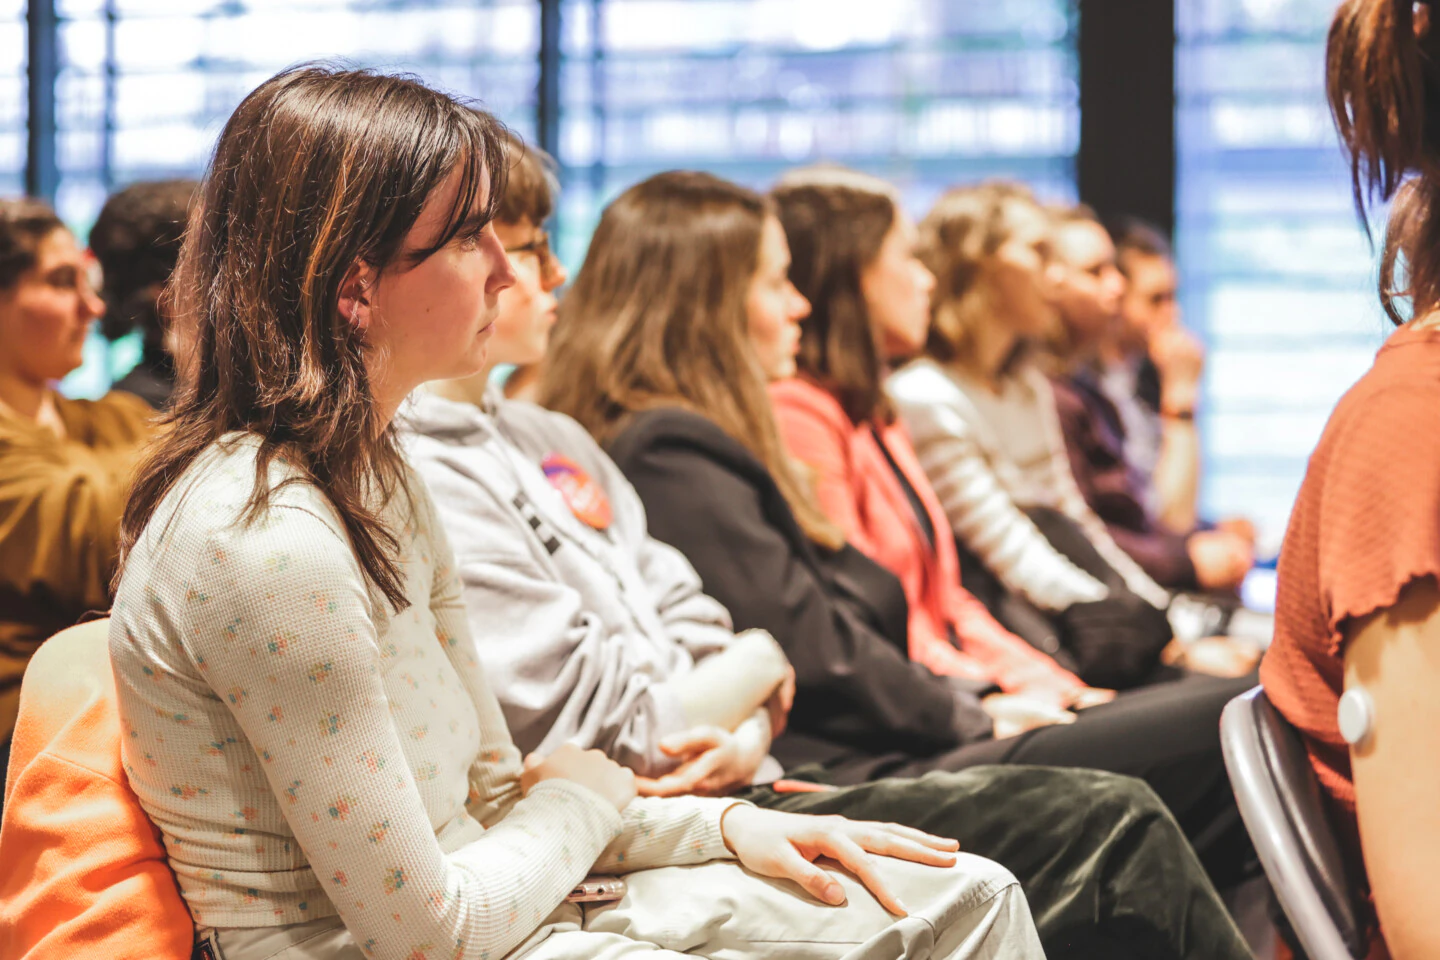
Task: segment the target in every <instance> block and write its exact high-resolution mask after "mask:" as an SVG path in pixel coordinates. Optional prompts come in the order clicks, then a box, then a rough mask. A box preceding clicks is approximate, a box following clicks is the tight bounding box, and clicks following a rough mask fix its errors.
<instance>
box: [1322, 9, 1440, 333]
mask: <svg viewBox="0 0 1440 960" xmlns="http://www.w3.org/2000/svg"><path fill="white" fill-rule="evenodd" d="M1417 28H1418V29H1419V30H1420V31H1421V33H1422V34H1423V36H1422V37H1419V38H1417V37H1416V35H1415V32H1416V29H1417ZM1437 31H1440V24H1437V23H1436V22H1435V17H1434V13H1433V10H1432V9H1431V5H1430V4H1429V3H1428V2H1424V3H1420V4H1413V3H1412V2H1411V0H1346V2H1344V3H1342V4H1341V5H1340V8H1339V9H1338V10H1337V11H1336V13H1335V17H1334V19H1333V20H1332V21H1331V24H1330V34H1329V38H1328V40H1327V43H1326V49H1325V72H1326V78H1325V80H1326V84H1325V86H1326V95H1327V98H1328V99H1329V101H1330V112H1331V114H1332V115H1333V116H1334V119H1335V127H1336V130H1337V131H1338V132H1339V134H1340V142H1341V143H1342V144H1344V146H1345V150H1346V152H1347V153H1348V154H1349V156H1350V179H1351V185H1352V187H1353V190H1354V194H1355V206H1356V209H1357V211H1358V212H1359V214H1360V216H1361V219H1362V220H1365V221H1366V222H1367V225H1368V219H1367V216H1366V214H1367V210H1366V200H1367V197H1374V196H1376V195H1378V196H1379V197H1380V199H1381V200H1382V201H1384V200H1390V199H1391V198H1394V199H1395V204H1394V206H1393V208H1392V210H1391V213H1390V222H1389V225H1388V227H1387V229H1386V234H1385V252H1384V256H1383V258H1382V259H1381V263H1380V283H1379V292H1380V302H1381V303H1382V304H1383V305H1384V308H1385V313H1386V314H1387V315H1388V316H1389V317H1390V319H1391V320H1392V321H1393V322H1394V323H1396V324H1401V323H1404V322H1405V320H1406V319H1407V318H1406V316H1405V312H1404V310H1403V309H1402V306H1403V305H1402V304H1401V301H1402V300H1407V299H1408V300H1410V301H1411V313H1412V314H1413V315H1414V316H1420V315H1422V314H1424V313H1427V312H1429V311H1432V310H1434V309H1436V308H1437V307H1440V37H1437ZM1411 174H1418V176H1416V177H1413V178H1411V177H1410V176H1409V175H1411ZM1402 261H1403V263H1402ZM1402 273H1403V274H1404V277H1403V279H1402Z"/></svg>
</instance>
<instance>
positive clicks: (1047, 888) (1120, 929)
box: [746, 766, 1250, 960]
mask: <svg viewBox="0 0 1440 960" xmlns="http://www.w3.org/2000/svg"><path fill="white" fill-rule="evenodd" d="M746 798H747V799H749V800H752V801H754V802H755V803H757V804H758V805H760V806H765V807H772V808H776V809H780V810H788V811H793V812H796V813H810V814H840V815H843V816H846V817H849V818H851V819H853V820H885V821H893V822H897V823H903V824H906V825H908V826H912V827H916V828H918V829H921V830H925V831H927V832H929V833H933V834H936V835H938V836H944V837H953V838H955V839H956V840H959V841H960V845H961V848H962V849H963V850H966V851H968V852H970V853H973V854H977V855H979V856H983V857H986V858H988V859H990V860H994V861H995V862H997V863H999V864H1001V865H1003V866H1004V867H1006V868H1007V869H1009V870H1010V872H1011V873H1013V874H1014V875H1015V877H1016V878H1017V879H1018V880H1019V881H1020V884H1021V886H1022V888H1023V889H1024V891H1025V895H1026V898H1027V899H1028V900H1029V903H1030V910H1031V912H1032V913H1033V915H1034V917H1035V925H1036V927H1037V929H1038V930H1039V933H1040V939H1041V942H1042V943H1043V945H1044V947H1045V952H1046V955H1047V956H1049V957H1051V958H1052V960H1092V958H1094V960H1099V958H1102V957H1103V958H1106V960H1123V958H1137V960H1138V958H1145V960H1179V958H1185V960H1190V958H1194V960H1201V958H1204V960H1229V958H1234V960H1241V958H1246V960H1248V958H1250V952H1249V950H1248V948H1247V947H1246V945H1245V941H1244V938H1243V937H1242V936H1241V934H1240V931H1239V930H1238V929H1237V928H1236V927H1235V924H1234V922H1233V921H1232V920H1231V919H1230V915H1229V914H1228V913H1227V912H1226V910H1225V905H1224V904H1223V903H1222V902H1221V900H1220V898H1219V896H1218V895H1217V894H1216V893H1215V890H1214V888H1213V887H1211V885H1210V884H1209V882H1208V881H1207V880H1206V877H1205V872H1204V870H1203V869H1202V867H1201V866H1200V863H1199V861H1198V860H1197V859H1196V857H1195V854H1194V853H1193V852H1192V850H1191V849H1190V846H1189V844H1188V843H1187V842H1186V840H1185V836H1184V834H1183V833H1182V831H1181V829H1180V827H1179V825H1178V824H1177V823H1176V822H1175V820H1174V819H1173V818H1172V817H1171V816H1170V814H1169V812H1168V811H1167V810H1166V809H1165V805H1164V804H1163V803H1161V801H1160V799H1159V798H1158V797H1157V796H1156V795H1155V793H1154V791H1152V790H1150V789H1149V788H1148V787H1146V786H1145V784H1143V783H1141V782H1139V781H1138V780H1134V779H1131V778H1129V777H1117V776H1114V775H1112V774H1106V773H1100V772H1096V771H1090V770H1065V769H1054V768H1048V767H1027V766H1008V767H995V766H982V767H974V768H972V769H968V770H965V771H962V772H958V773H943V772H937V773H930V774H927V775H925V776H923V777H921V778H919V779H913V780H910V779H890V780H881V781H879V782H876V783H868V784H864V785H861V786H855V787H848V788H845V789H842V790H838V791H835V792H833V793H802V794H777V793H775V792H774V791H773V790H771V789H770V788H768V787H761V788H757V789H754V790H751V791H749V792H748V794H747V795H746Z"/></svg>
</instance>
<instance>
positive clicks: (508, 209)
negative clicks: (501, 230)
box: [495, 130, 559, 226]
mask: <svg viewBox="0 0 1440 960" xmlns="http://www.w3.org/2000/svg"><path fill="white" fill-rule="evenodd" d="M503 145H504V149H505V166H506V167H507V168H508V170H509V176H508V179H507V182H506V185H505V194H504V196H502V197H501V198H500V203H499V206H498V207H496V209H495V219H496V221H497V222H499V223H519V222H520V221H522V220H526V219H528V220H529V221H530V222H531V223H533V224H535V225H536V226H539V225H540V224H542V223H544V222H545V221H546V220H549V219H550V214H551V213H553V212H554V210H555V194H556V193H558V192H559V185H558V183H557V182H556V177H555V160H554V159H553V158H552V157H551V156H550V154H548V153H546V152H545V151H544V150H541V149H540V148H539V147H532V146H530V145H529V144H527V143H526V142H525V141H524V140H521V139H520V137H519V136H517V135H516V134H515V133H513V132H511V131H509V130H507V131H505V134H504V139H503Z"/></svg>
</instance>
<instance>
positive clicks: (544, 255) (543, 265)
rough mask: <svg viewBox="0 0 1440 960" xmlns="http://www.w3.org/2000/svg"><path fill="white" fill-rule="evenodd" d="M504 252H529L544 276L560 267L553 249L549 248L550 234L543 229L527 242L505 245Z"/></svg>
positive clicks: (521, 253) (513, 253)
mask: <svg viewBox="0 0 1440 960" xmlns="http://www.w3.org/2000/svg"><path fill="white" fill-rule="evenodd" d="M505 252H506V253H508V254H510V255H511V256H515V255H517V254H520V255H523V254H529V255H531V256H533V257H535V260H536V262H537V263H538V264H539V266H540V271H541V273H542V274H544V275H546V276H550V275H551V274H553V273H554V272H555V271H556V270H558V269H560V261H559V260H558V259H557V258H556V256H555V251H553V250H551V249H550V234H548V233H546V232H545V231H544V230H541V231H540V232H538V233H536V234H535V239H533V240H531V241H530V242H529V243H522V244H518V245H517V246H513V247H506V248H505Z"/></svg>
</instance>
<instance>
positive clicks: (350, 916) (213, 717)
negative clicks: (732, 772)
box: [110, 67, 1040, 960]
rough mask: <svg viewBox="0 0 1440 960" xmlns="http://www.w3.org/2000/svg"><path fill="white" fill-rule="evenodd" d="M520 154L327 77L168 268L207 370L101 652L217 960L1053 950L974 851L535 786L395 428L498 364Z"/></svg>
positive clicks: (280, 101) (720, 806)
mask: <svg viewBox="0 0 1440 960" xmlns="http://www.w3.org/2000/svg"><path fill="white" fill-rule="evenodd" d="M502 153H503V151H502V146H501V131H500V127H499V124H498V123H497V122H496V121H495V120H494V119H493V118H491V117H490V116H488V115H486V114H484V113H480V112H478V111H474V110H472V109H470V108H468V107H466V106H465V105H462V104H460V103H457V102H456V101H454V100H452V99H451V98H449V97H446V96H444V95H443V94H440V93H437V92H435V91H433V90H431V89H429V88H427V87H425V86H423V85H421V84H420V83H418V82H415V81H412V80H408V79H405V78H399V77H389V76H383V75H377V74H373V73H368V72H344V71H335V70H330V69H325V68H320V67H305V68H299V69H295V70H291V71H288V72H285V73H282V74H279V75H278V76H276V77H274V78H272V79H271V80H269V81H266V82H265V83H264V84H262V85H261V86H260V87H258V88H257V89H256V90H255V91H254V92H252V93H251V94H250V95H249V96H248V97H246V99H245V100H244V101H243V102H242V103H241V105H240V106H239V108H237V110H236V112H235V114H234V115H233V116H232V117H231V118H230V120H229V122H228V123H227V124H226V126H225V129H224V131H223V132H222V133H221V135H220V140H219V143H218V145H217V147H216V150H215V155H214V159H213V161H212V165H211V168H210V170H209V173H208V175H207V177H206V180H205V185H204V189H203V196H202V199H201V201H200V205H199V208H198V213H197V215H196V216H195V218H194V219H193V221H192V224H191V227H190V229H189V231H188V232H187V236H186V240H185V245H184V248H183V253H182V256H181V263H180V267H179V270H178V273H177V280H176V284H177V304H178V316H179V318H180V322H181V323H184V324H187V325H189V326H190V327H191V328H192V329H193V330H194V332H195V335H196V343H197V347H196V356H195V358H194V360H195V365H194V369H193V370H191V371H188V372H187V379H186V383H185V385H184V388H183V390H182V392H181V394H180V396H179V399H178V402H177V403H176V405H175V408H174V411H173V413H172V414H171V415H170V417H169V425H170V429H169V430H168V432H167V433H166V434H165V435H164V438H163V439H162V441H161V442H160V443H158V444H157V445H156V447H155V448H154V449H153V451H152V453H151V455H150V457H149V459H148V460H147V462H146V463H145V464H144V465H143V466H142V468H141V471H140V473H139V476H138V479H137V481H136V485H135V494H134V496H133V498H132V500H131V502H130V504H129V507H128V509H127V512H126V516H125V521H124V538H125V544H126V546H127V552H126V555H125V558H124V568H123V572H122V575H121V579H120V583H119V587H118V590H117V595H116V603H115V609H114V613H113V619H112V622H111V631H110V650H111V658H112V661H113V665H114V669H115V675H116V683H117V689H118V699H119V712H120V717H121V722H122V726H123V727H124V729H125V735H124V737H123V742H122V753H123V757H124V760H125V768H126V772H127V774H128V777H129V780H130V783H131V785H132V786H133V787H134V789H135V791H136V793H137V794H138V796H139V798H140V801H141V804H142V805H143V806H144V808H145V810H146V812H147V813H148V814H149V815H150V817H151V819H153V820H154V821H155V823H156V824H157V825H158V826H159V827H160V829H161V831H162V833H163V834H164V837H165V841H166V850H167V853H168V855H169V859H170V863H171V866H172V867H173V868H174V870H175V873H176V876H177V878H178V880H179V885H180V888H181V892H182V893H183V895H184V896H185V899H186V901H187V903H188V905H189V907H190V910H191V912H192V913H193V914H194V916H195V920H196V922H197V924H198V925H199V926H200V928H201V933H202V935H203V936H204V937H205V938H206V939H207V940H209V941H211V944H212V946H218V950H217V951H216V952H217V954H219V955H223V956H225V957H227V958H229V960H259V958H266V957H273V956H276V955H278V954H284V955H295V956H306V957H326V958H329V957H337V958H338V957H344V958H347V960H348V958H359V957H362V956H364V957H381V958H395V960H398V958H401V957H415V956H418V955H428V954H431V953H433V952H436V951H443V952H444V953H445V954H446V955H449V956H455V957H461V958H481V957H502V956H512V955H513V956H524V957H529V958H536V960H540V958H570V957H593V956H596V955H597V954H600V953H602V952H604V953H607V954H610V955H614V956H631V955H635V954H640V953H644V954H647V955H653V956H672V955H674V954H673V953H671V952H670V950H671V949H675V950H695V951H697V952H703V951H705V950H706V949H709V948H717V949H718V946H719V945H718V942H717V939H719V938H723V940H724V943H725V944H726V945H727V947H731V948H733V949H734V951H735V953H736V955H739V956H745V957H770V956H775V957H781V956H793V955H794V952H795V949H796V943H797V942H798V941H804V943H805V944H806V949H807V950H811V951H815V952H816V953H817V954H818V955H819V956H826V957H836V958H839V957H846V958H855V960H859V958H866V957H872V956H880V955H884V954H885V953H886V951H893V950H894V949H895V948H896V944H897V943H898V944H900V945H901V948H902V949H904V950H907V951H910V952H911V953H912V954H913V955H915V956H934V957H957V958H958V957H969V956H977V955H994V954H995V953H1008V952H1010V951H1013V952H1014V954H1015V955H1017V956H1025V957H1037V956H1040V953H1039V944H1038V942H1037V941H1036V938H1035V932H1034V928H1033V926H1032V924H1031V921H1030V918H1029V914H1028V910H1027V908H1026V906H1025V902H1024V899H1023V897H1022V896H1021V895H1020V894H1019V892H1018V888H1017V887H1016V885H1015V883H1014V880H1013V878H1011V877H1010V876H1009V875H1008V874H1006V873H1005V872H1004V871H1003V870H1001V869H1000V868H998V867H996V866H995V865H993V864H990V863H988V862H986V861H982V860H980V859H978V858H975V857H973V856H970V855H968V854H956V853H954V852H953V851H954V850H955V844H954V842H953V841H948V840H940V839H938V838H934V837H930V836H928V835H927V834H924V833H921V832H920V831H917V830H911V829H906V828H899V827H894V826H892V825H886V824H861V823H852V822H849V821H845V820H841V819H838V818H836V819H821V818H814V817H799V816H795V815H792V814H785V813H779V812H776V811H764V810H759V809H757V808H755V807H752V806H748V805H744V804H736V803H735V802H733V801H726V800H711V799H703V798H694V797H687V798H677V799H664V800H660V799H649V798H641V799H636V797H635V782H634V776H633V774H631V773H630V772H629V771H628V770H625V769H624V768H622V767H620V766H619V765H617V764H616V763H614V761H612V760H610V759H608V758H606V757H605V756H604V755H602V754H600V753H598V752H597V751H582V750H580V749H578V748H576V747H574V746H572V745H564V746H561V747H560V748H558V749H557V750H556V751H555V752H554V753H552V754H551V755H549V756H548V757H542V756H538V755H533V754H532V755H531V756H530V757H528V758H526V760H525V761H524V764H523V767H522V763H521V757H520V754H519V751H518V750H516V748H515V746H514V744H513V742H512V741H511V739H510V736H509V733H508V731H507V730H506V727H505V722H504V718H503V715H502V714H501V711H500V707H499V705H498V703H497V702H496V700H495V697H494V695H493V693H492V692H491V691H490V689H489V687H488V686H487V683H486V679H485V675H484V672H483V670H482V668H481V666H480V664H479V662H478V658H477V655H476V651H475V648H474V643H473V641H472V639H471V636H470V633H469V630H468V627H467V624H466V620H465V612H464V605H463V601H462V599H461V595H460V586H459V583H458V580H457V577H456V574H455V564H454V559H453V557H452V555H451V552H450V548H449V545H448V544H447V542H446V539H445V533H444V530H443V528H442V527H441V526H440V524H439V523H438V522H437V521H436V519H435V513H434V507H433V504H432V503H431V501H430V499H429V496H428V494H427V493H426V490H425V487H424V485H423V483H422V482H421V481H420V480H419V479H418V478H417V477H416V476H415V475H414V474H413V473H412V472H411V471H410V469H409V467H408V466H407V465H406V463H405V461H404V460H403V459H402V457H401V455H400V452H399V450H398V448H397V446H396V442H395V435H394V428H393V425H392V420H393V418H394V416H395V414H396V411H397V409H398V408H399V406H400V404H401V403H402V401H403V400H404V399H405V397H406V396H407V395H408V394H409V393H410V392H411V391H412V390H414V389H415V388H416V387H417V386H419V385H420V384H421V383H423V382H425V381H429V380H434V379H444V378H458V377H465V376H469V375H472V374H474V373H475V372H476V371H477V370H479V369H481V368H482V367H483V366H484V365H485V363H486V348H487V342H488V340H489V337H490V327H491V324H492V323H493V322H494V319H495V316H496V311H497V298H498V295H499V294H500V293H501V292H502V291H503V290H505V289H507V288H508V287H509V286H511V285H512V284H513V283H514V281H515V274H514V273H513V272H512V268H511V266H510V263H509V261H508V259H507V257H506V254H505V251H504V249H503V248H502V246H501V244H500V241H499V240H498V238H497V236H496V233H495V230H494V227H493V223H492V220H493V217H494V216H495V213H496V209H497V206H498V204H499V197H500V196H501V195H502V194H503V191H504V177H505V172H506V167H505V164H504V163H503V161H502ZM820 856H829V857H832V858H835V859H837V860H838V861H839V862H841V863H843V864H845V865H846V866H847V867H848V868H849V869H850V870H851V871H852V873H853V876H855V877H858V878H859V882H858V883H857V882H856V881H854V880H851V879H850V878H849V877H848V876H845V877H841V876H837V875H836V874H834V873H832V872H829V871H826V870H824V869H822V868H820V867H819V866H817V865H815V864H814V863H812V862H811V861H812V860H813V859H816V858H818V857H820ZM731 858H734V859H735V860H738V862H739V864H741V865H743V866H745V867H747V868H748V870H749V871H750V872H748V873H747V872H746V871H743V870H740V869H737V867H736V865H735V864H732V863H723V862H720V861H724V860H728V859H731ZM680 866H686V867H688V869H684V870H680V869H670V870H655V869H649V868H659V867H680ZM592 868H594V869H598V870H600V871H611V872H616V873H622V872H623V873H627V874H628V880H629V891H628V893H625V894H624V895H623V899H621V900H619V901H618V902H617V903H615V904H614V905H612V906H611V907H610V908H608V909H605V910H601V911H598V912H597V911H595V910H589V911H586V910H584V909H583V908H582V907H580V906H578V905H577V904H576V903H574V902H571V901H570V899H567V894H570V893H571V891H572V890H574V889H575V888H576V887H577V885H579V884H580V883H581V882H582V881H583V880H584V878H585V876H586V874H587V873H589V872H590V871H591V870H592ZM755 874H759V875H760V876H762V877H775V878H781V879H788V880H794V881H796V882H798V883H800V884H801V885H802V886H803V888H804V889H805V890H807V891H808V892H810V893H811V894H813V895H814V896H815V897H817V898H819V899H820V900H821V901H822V902H823V904H826V905H834V906H839V905H841V904H844V903H845V902H846V899H847V892H848V896H849V901H850V902H849V904H848V906H844V907H842V908H841V909H831V908H830V907H828V906H822V905H816V904H813V903H810V902H807V901H804V900H801V899H798V898H797V897H795V896H794V894H793V893H791V892H790V890H789V889H786V888H785V887H782V886H780V885H778V884H769V883H766V882H765V881H763V880H761V879H759V878H757V877H756V876H755ZM872 894H873V895H872ZM902 897H903V898H904V899H905V900H907V901H909V902H910V903H911V904H912V909H913V910H914V914H913V915H911V916H908V917H903V916H902V917H901V918H898V919H897V918H896V917H895V916H893V915H892V914H893V913H900V914H903V913H904V912H905V911H904V909H903V908H902V907H901V906H900V899H901V898H902ZM589 898H592V897H590V896H589V895H588V894H581V895H579V899H582V900H583V899H589ZM891 955H893V954H891Z"/></svg>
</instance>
